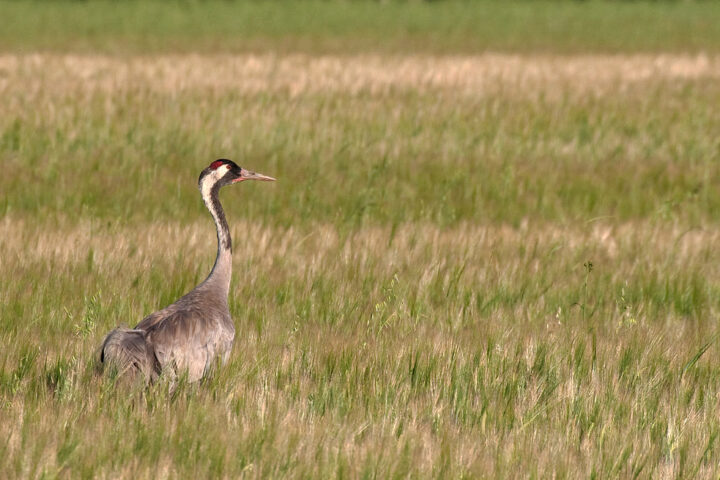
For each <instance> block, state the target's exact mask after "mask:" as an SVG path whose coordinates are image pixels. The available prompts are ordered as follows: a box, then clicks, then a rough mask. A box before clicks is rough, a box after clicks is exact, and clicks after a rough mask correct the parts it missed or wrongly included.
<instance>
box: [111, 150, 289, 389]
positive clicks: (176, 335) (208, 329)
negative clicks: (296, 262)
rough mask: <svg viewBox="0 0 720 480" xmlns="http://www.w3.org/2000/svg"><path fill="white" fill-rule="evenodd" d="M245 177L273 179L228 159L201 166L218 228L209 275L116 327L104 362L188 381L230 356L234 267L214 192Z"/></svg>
mask: <svg viewBox="0 0 720 480" xmlns="http://www.w3.org/2000/svg"><path fill="white" fill-rule="evenodd" d="M245 180H261V181H274V180H275V179H274V178H272V177H268V176H266V175H262V174H260V173H255V172H251V171H249V170H246V169H244V168H241V167H240V166H238V165H237V164H236V163H235V162H233V161H232V160H228V159H224V158H222V159H219V160H215V161H214V162H212V163H211V164H210V165H209V166H208V167H207V168H205V169H204V170H203V171H202V172H201V173H200V177H199V179H198V188H199V189H200V194H201V196H202V199H203V202H204V203H205V206H206V207H207V209H208V210H209V211H210V215H212V217H213V220H214V221H215V227H216V229H217V257H216V259H215V264H214V266H213V268H212V271H211V272H210V274H209V275H208V276H207V278H206V279H205V280H204V281H203V282H202V283H200V284H199V285H198V286H196V287H195V288H194V289H192V290H191V291H190V292H188V293H187V294H185V295H184V296H182V297H181V298H180V299H178V300H177V301H176V302H175V303H173V304H171V305H168V306H167V307H165V308H163V309H162V310H158V311H157V312H154V313H151V314H150V315H148V316H147V317H145V318H144V319H143V320H142V321H141V322H140V323H138V324H137V325H136V326H135V328H132V329H130V328H127V327H122V326H121V327H118V328H115V329H114V330H112V331H111V332H110V333H108V334H107V336H106V337H105V339H104V341H103V343H102V347H101V349H100V362H101V363H102V364H103V366H105V365H108V364H113V365H115V366H116V368H117V369H118V372H119V373H120V374H124V373H128V372H132V373H134V374H140V375H142V376H143V377H144V378H145V380H146V381H149V382H152V381H155V380H156V379H157V378H158V377H159V376H160V374H161V373H163V372H168V373H169V374H170V375H171V376H172V378H176V377H177V376H178V375H180V374H182V373H184V372H186V373H187V379H188V381H189V382H194V381H197V380H200V379H201V378H202V377H203V376H204V375H205V374H206V373H207V372H208V371H209V369H210V368H211V366H212V365H213V363H214V362H215V360H216V359H217V358H220V361H221V363H222V364H223V365H224V364H225V363H227V360H228V358H229V356H230V350H231V349H232V344H233V340H234V338H235V326H234V324H233V320H232V318H231V317H230V310H229V308H228V293H229V291H230V277H231V273H232V239H231V238H230V229H229V228H228V223H227V220H226V219H225V213H224V211H223V208H222V205H221V204H220V200H219V198H218V192H219V191H220V188H222V187H224V186H226V185H230V184H234V183H238V182H242V181H245Z"/></svg>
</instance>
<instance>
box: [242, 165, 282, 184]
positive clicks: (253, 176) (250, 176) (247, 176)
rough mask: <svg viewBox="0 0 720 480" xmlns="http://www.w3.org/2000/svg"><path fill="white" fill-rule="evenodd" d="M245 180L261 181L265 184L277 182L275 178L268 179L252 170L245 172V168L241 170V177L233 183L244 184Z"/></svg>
mask: <svg viewBox="0 0 720 480" xmlns="http://www.w3.org/2000/svg"><path fill="white" fill-rule="evenodd" d="M243 180H260V181H263V182H274V181H275V179H274V178H273V177H268V176H267V175H263V174H262V173H257V172H251V171H250V170H245V169H244V168H243V169H242V170H240V177H239V178H236V179H235V180H233V183H237V182H242V181H243Z"/></svg>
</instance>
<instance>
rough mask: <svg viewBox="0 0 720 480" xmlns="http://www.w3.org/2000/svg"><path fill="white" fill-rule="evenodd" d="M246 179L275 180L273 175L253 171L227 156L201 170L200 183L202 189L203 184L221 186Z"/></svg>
mask: <svg viewBox="0 0 720 480" xmlns="http://www.w3.org/2000/svg"><path fill="white" fill-rule="evenodd" d="M245 180H261V181H265V182H273V181H275V179H274V178H273V177H268V176H267V175H263V174H261V173H256V172H251V171H250V170H246V169H244V168H242V167H241V166H239V165H238V164H237V163H235V162H233V161H232V160H228V159H226V158H221V159H219V160H215V161H214V162H212V163H211V164H210V165H208V167H207V168H206V169H205V170H203V171H202V172H200V178H199V179H198V185H199V186H200V189H201V190H202V189H203V186H207V187H212V186H214V185H216V184H218V185H219V186H221V187H224V186H225V185H229V184H231V183H238V182H242V181H245Z"/></svg>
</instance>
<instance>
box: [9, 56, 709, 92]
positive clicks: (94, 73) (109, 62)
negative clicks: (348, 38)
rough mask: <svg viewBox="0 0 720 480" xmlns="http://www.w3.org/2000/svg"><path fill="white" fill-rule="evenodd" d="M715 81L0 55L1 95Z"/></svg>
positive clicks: (689, 73)
mask: <svg viewBox="0 0 720 480" xmlns="http://www.w3.org/2000/svg"><path fill="white" fill-rule="evenodd" d="M688 79H707V80H708V81H712V80H715V79H720V57H717V56H708V55H584V56H583V55H578V56H554V55H502V54H485V55H477V56H442V57H433V56H420V55H404V56H399V55H398V56H378V55H347V56H309V55H273V54H263V55H151V56H142V57H138V56H133V57H112V56H102V55H62V54H35V55H8V54H5V55H2V56H0V92H2V93H3V95H8V94H12V93H20V94H22V95H37V94H41V93H48V92H53V93H60V92H76V91H83V92H86V93H88V94H91V93H92V92H95V91H98V90H99V91H103V92H123V91H128V90H133V89H137V88H142V89H149V90H152V91H158V92H166V93H174V94H182V92H185V91H188V90H194V89H199V90H205V91H216V92H223V91H228V90H230V91H234V92H238V93H244V94H252V93H263V92H289V93H290V94H291V95H298V94H302V93H316V94H318V93H333V92H336V93H337V92H340V93H345V94H347V93H350V94H352V93H358V92H372V93H387V92H390V91H410V92H415V93H423V92H427V91H429V90H435V89H440V90H451V91H452V92H453V93H454V94H458V93H460V94H463V95H479V96H483V95H492V94H494V93H497V92H500V91H507V90H512V91H513V92H514V93H519V94H522V93H523V92H525V93H527V94H530V95H532V94H536V93H537V91H538V90H540V91H543V92H548V91H549V92H552V91H555V92H556V93H559V92H562V93H564V94H566V93H567V92H568V91H570V92H577V93H583V94H587V93H595V94H608V93H610V92H611V91H613V90H618V89H620V90H622V89H624V88H628V87H632V86H633V85H637V84H639V83H640V84H641V83H645V82H663V81H665V82H671V81H674V80H688Z"/></svg>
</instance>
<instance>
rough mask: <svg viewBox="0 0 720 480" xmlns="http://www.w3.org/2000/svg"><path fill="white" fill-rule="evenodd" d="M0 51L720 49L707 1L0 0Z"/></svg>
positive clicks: (719, 27)
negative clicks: (168, 0) (180, 0)
mask: <svg viewBox="0 0 720 480" xmlns="http://www.w3.org/2000/svg"><path fill="white" fill-rule="evenodd" d="M0 19H2V28H0V50H4V51H36V50H51V51H67V50H73V51H80V52H98V51H101V52H111V53H117V54H126V53H147V52H189V51H196V52H247V51H255V52H257V51H283V52H288V51H295V52H297V51H304V52H314V53H348V52H360V51H380V52H396V53H398V52H408V51H415V52H427V53H479V52H484V51H503V52H564V53H572V52H587V51H592V52H656V51H690V52H698V51H711V52H716V51H719V50H720V4H718V3H717V2H565V1H558V2H548V1H537V2H534V1H533V2H500V1H497V2H496V1H479V2H380V3H377V2H326V1H317V0H311V1H301V2H269V1H260V2H225V1H208V2H159V1H127V2H113V1H91V2H67V1H58V2H55V1H53V2H16V1H2V2H0Z"/></svg>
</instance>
